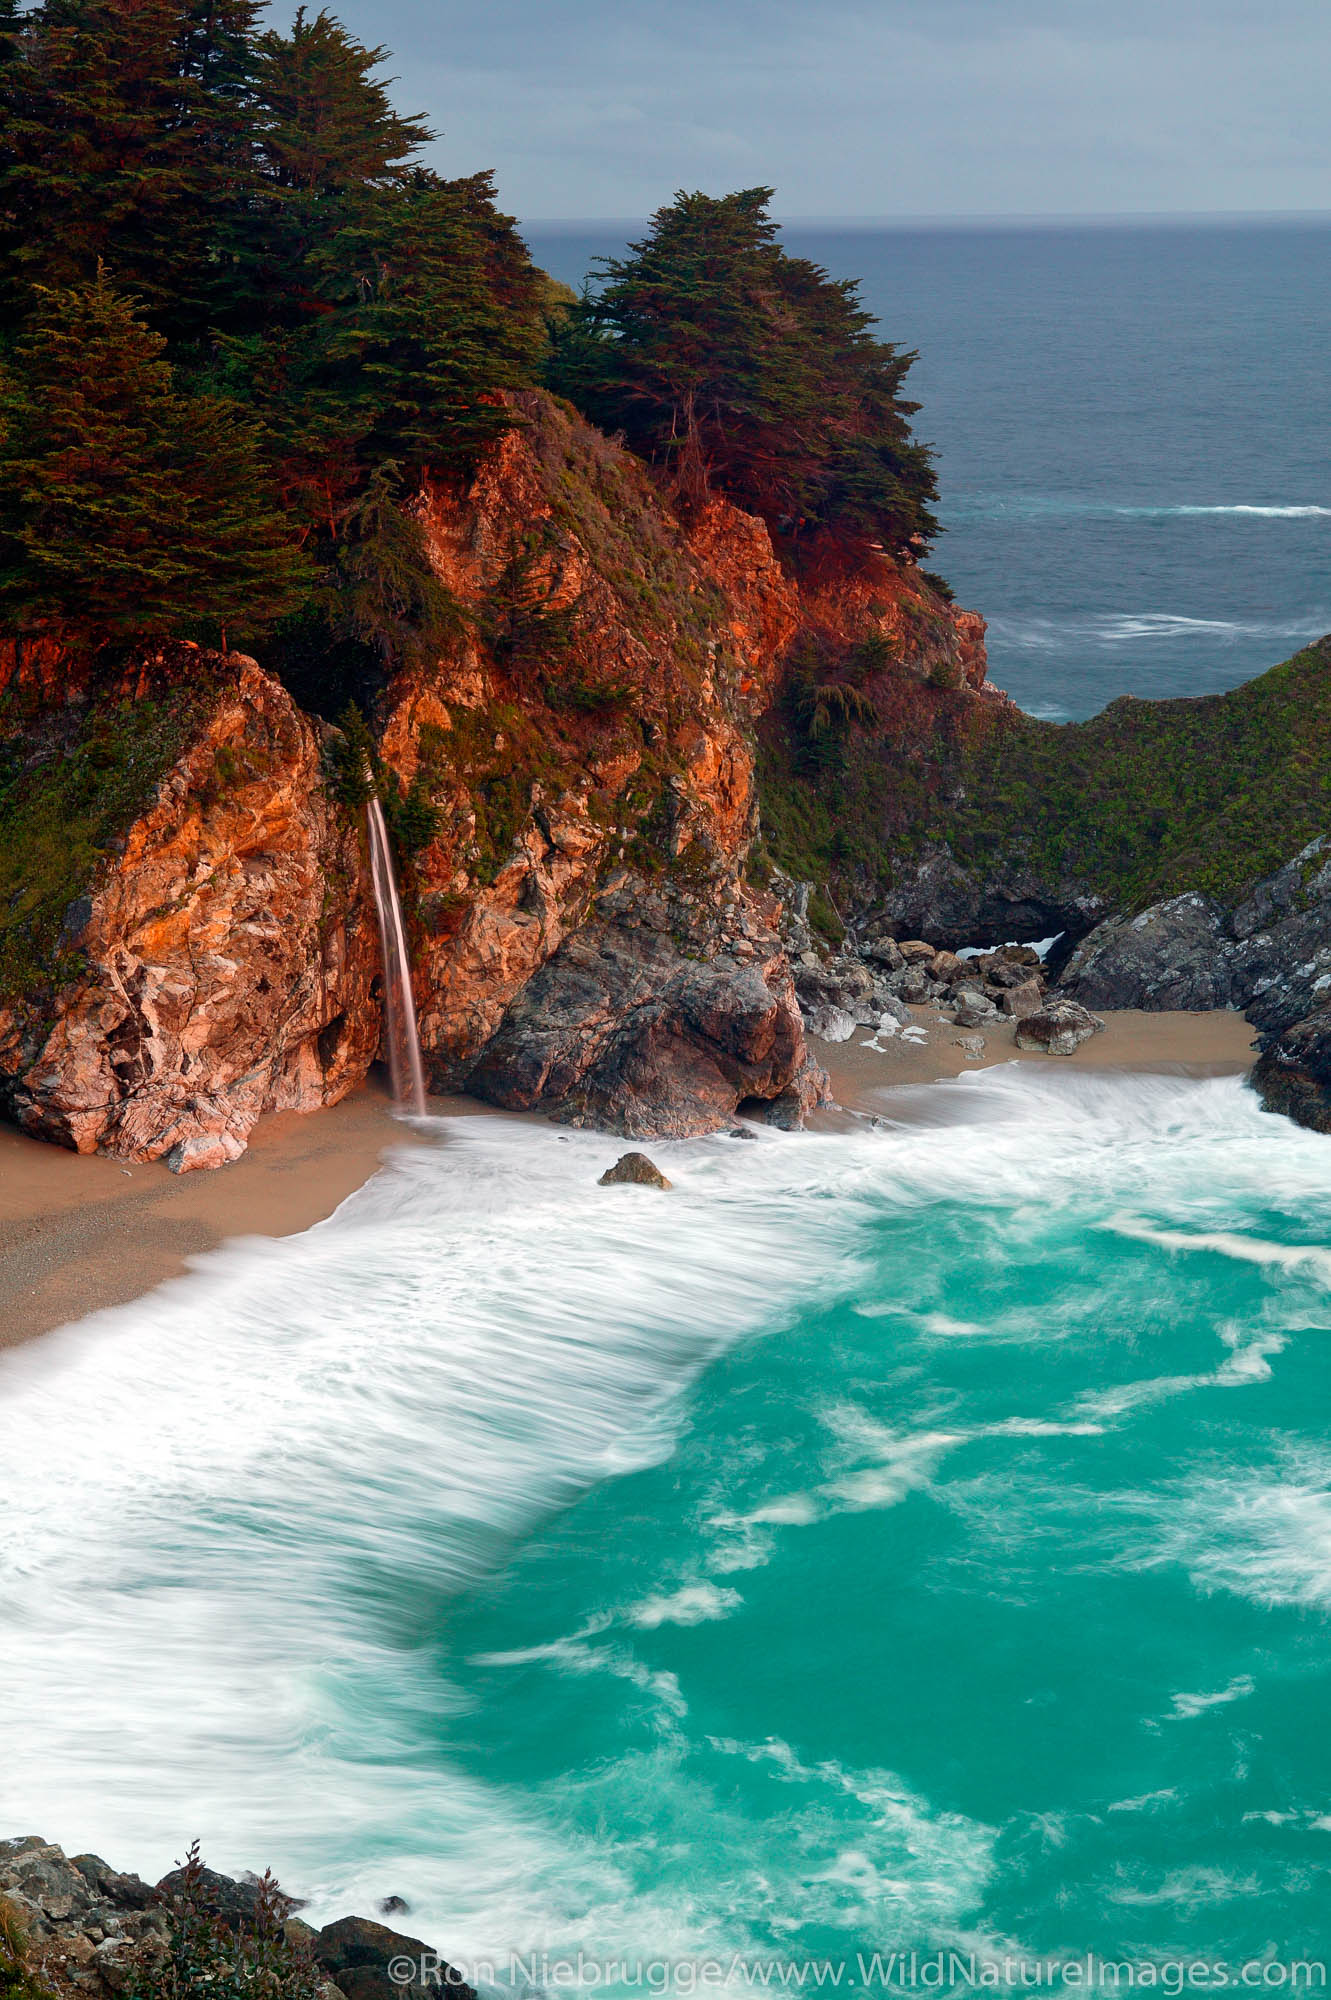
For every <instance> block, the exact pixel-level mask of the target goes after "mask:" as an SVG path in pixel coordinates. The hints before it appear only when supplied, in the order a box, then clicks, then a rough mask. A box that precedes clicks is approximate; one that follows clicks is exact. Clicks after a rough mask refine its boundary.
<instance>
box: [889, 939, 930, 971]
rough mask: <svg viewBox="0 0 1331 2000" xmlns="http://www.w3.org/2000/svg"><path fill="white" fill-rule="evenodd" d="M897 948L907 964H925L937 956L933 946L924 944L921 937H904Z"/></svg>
mask: <svg viewBox="0 0 1331 2000" xmlns="http://www.w3.org/2000/svg"><path fill="white" fill-rule="evenodd" d="M897 950H898V951H899V952H900V953H901V956H902V959H903V960H904V961H905V963H906V964H907V965H927V964H928V963H929V961H930V960H931V959H932V958H935V957H936V956H937V953H936V952H935V950H934V947H933V946H932V945H931V944H926V943H925V942H924V939H923V938H905V939H903V940H902V942H901V943H900V944H899V945H898V946H897Z"/></svg>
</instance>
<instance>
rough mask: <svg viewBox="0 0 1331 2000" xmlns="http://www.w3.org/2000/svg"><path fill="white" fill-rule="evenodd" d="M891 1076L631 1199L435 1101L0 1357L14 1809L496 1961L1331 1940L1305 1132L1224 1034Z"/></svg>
mask: <svg viewBox="0 0 1331 2000" xmlns="http://www.w3.org/2000/svg"><path fill="white" fill-rule="evenodd" d="M885 1108H886V1109H888V1110H889V1114H890V1118H891V1121H892V1122H889V1123H888V1124H886V1125H884V1126H881V1127H878V1128H870V1127H868V1126H866V1127H865V1128H864V1129H863V1130H862V1131H858V1132H855V1133H852V1134H849V1135H843V1136H834V1135H790V1134H778V1133H773V1132H763V1133H760V1134H759V1136H758V1138H757V1140H756V1141H755V1142H753V1143H741V1142H739V1141H738V1140H735V1139H730V1138H726V1137H717V1138H713V1139H709V1140H706V1141H698V1142H691V1143H688V1144H683V1145H674V1146H664V1147H660V1148H653V1151H654V1152H656V1153H657V1155H658V1157H659V1158H660V1159H661V1161H662V1164H663V1165H664V1166H665V1167H666V1169H667V1171H668V1172H669V1174H670V1175H671V1177H672V1178H673V1179H674V1181H675V1183H676V1188H675V1191H674V1192H673V1193H672V1194H670V1195H669V1196H658V1195H656V1194H655V1193H651V1192H646V1191H642V1190H638V1189H615V1190H604V1189H600V1188H598V1187H597V1186H596V1185H595V1181H596V1176H597V1175H598V1173H599V1172H600V1171H601V1169H602V1168H603V1166H604V1165H605V1163H606V1161H607V1160H608V1159H610V1158H612V1157H613V1156H614V1153H615V1151H616V1147H615V1143H614V1142H613V1141H610V1140H605V1139H598V1138H596V1137H594V1136H590V1135H587V1134H582V1133H573V1134H564V1135H562V1134H559V1133H557V1132H556V1131H554V1130H551V1129H547V1128H543V1127H540V1126H535V1125H530V1126H529V1125H524V1124H520V1123H516V1122H513V1121H508V1120H504V1119H495V1118H484V1117H478V1118H470V1119H460V1120H453V1121H449V1122H447V1123H440V1124H437V1125H436V1126H435V1127H433V1128H432V1138H431V1143H430V1144H429V1145H428V1146H426V1147H425V1148H423V1149H421V1150H416V1151H410V1152H403V1153H401V1154H399V1155H397V1156H396V1157H395V1159H394V1160H393V1162H392V1163H391V1164H390V1165H389V1166H388V1168H387V1169H386V1170H385V1171H384V1173H382V1174H381V1175H380V1176H379V1177H378V1178H377V1179H376V1180H374V1181H373V1182H371V1183H370V1184H369V1185H368V1186H367V1187H365V1188H364V1189H363V1190H361V1191H360V1192H359V1193H358V1194H356V1195H354V1196H353V1197H352V1198H351V1199H350V1200H349V1201H348V1202H347V1203H346V1204H345V1205H344V1206H343V1208H342V1209H341V1210H339V1212H338V1214H337V1215H336V1216H335V1217H333V1218H332V1219H331V1220H330V1221H329V1222H327V1223H325V1224H323V1225H321V1226H319V1227H318V1228H316V1229H314V1230H312V1231H310V1232H309V1233H308V1234H306V1235H305V1236H302V1237H298V1238H294V1239H289V1240H286V1241H283V1242H265V1243H250V1244H241V1245H236V1246H233V1247H231V1248H230V1249H228V1250H226V1251H225V1252H223V1253H219V1254H218V1255H215V1256H212V1257H210V1258H208V1259H206V1260H204V1261H203V1262H202V1263H201V1264H200V1266H199V1267H198V1269H197V1270H196V1271H195V1272H194V1273H193V1274H192V1275H191V1276H189V1277H188V1278H186V1279H184V1280H182V1281H180V1282H179V1283H177V1284H176V1285H173V1286H171V1287H168V1288H166V1289H165V1290H163V1291H161V1292H159V1293H157V1294H155V1295H153V1296H152V1297H151V1298H149V1299H148V1300H145V1301H143V1302H140V1304H138V1305H137V1306H135V1307H133V1308H129V1309H126V1310H123V1311H117V1312H115V1313H112V1314H109V1315H105V1316H103V1317H102V1319H101V1320H99V1321H95V1322H92V1323H89V1324H88V1325H86V1326H85V1327H83V1328H79V1329H73V1330H71V1331H70V1332H68V1333H65V1334H62V1335H59V1336H55V1337H53V1338H52V1339H51V1340H48V1341H44V1342H40V1343H37V1344H36V1345H35V1346H34V1347H33V1348H32V1349H31V1350H27V1351H21V1352H18V1353H11V1354H10V1355H8V1356H6V1357H4V1359H3V1362H0V1410H2V1411H3V1416H4V1425H5V1442H4V1449H3V1457H2V1465H3V1469H2V1470H0V1634H2V1635H3V1636H2V1639H0V1655H2V1657H3V1661H4V1700H3V1703H0V1799H3V1821H4V1825H5V1829H6V1830H10V1829H17V1830H27V1829H28V1828H29V1827H35V1828H38V1829H40V1830H42V1831H45V1832H47V1833H48V1834H49V1835H50V1836H51V1837H53V1838H58V1839H59V1840H61V1842H62V1843H63V1844H64V1845H65V1846H66V1847H67V1848H69V1849H70V1850H71V1851H76V1850H77V1849H79V1848H83V1847H92V1848H94V1849H96V1850H97V1851H100V1852H102V1853H104V1854H106V1855H107V1856H108V1857H110V1858H111V1859H112V1860H113V1861H114V1862H115V1863H116V1864H117V1865H120V1866H133V1867H137V1868H139V1869H140V1870H141V1871H142V1872H145V1873H148V1874H152V1873H153V1872H155V1871H156V1870H158V1869H161V1868H164V1867H166V1866H167V1865H168V1864H169V1863H170V1862H171V1861H172V1860H173V1859H174V1858H175V1856H177V1855H178V1854H179V1853H180V1852H181V1849H182V1847H183V1844H184V1842H185V1841H186V1840H188V1839H189V1838H190V1837H191V1836H192V1835H193V1834H195V1833H198V1834H199V1835H200V1836H201V1837H202V1839H203V1842H204V1847H205V1852H206V1854H207V1855H208V1857H209V1858H210V1859H211V1860H212V1861H213V1863H214V1864H215V1865H218V1866H222V1867H230V1868H240V1867H246V1866H262V1865H263V1864H264V1863H265V1862H268V1861H271V1862H272V1864H273V1865H274V1866H275V1867H276V1868H277V1869H278V1871H279V1873H280V1874H281V1875H282V1876H283V1878H284V1880H286V1881H287V1882H288V1883H289V1884H290V1885H291V1886H293V1887H294V1888H297V1889H299V1890H300V1891H301V1892H302V1893H303V1894H306V1895H308V1896H310V1897H311V1898H312V1899H313V1911H312V1913H313V1914H314V1915H315V1916H316V1917H321V1916H323V1915H327V1914H332V1913H341V1912H342V1911H345V1910H346V1909H348V1908H351V1907H355V1908H360V1909H363V1910H372V1909H373V1907H374V1904H375V1903H376V1902H377V1901H378V1899H380V1898H381V1897H384V1896H386V1895H389V1894H398V1895H402V1896H404V1897H405V1898H406V1899H407V1901H408V1902H409V1904H410V1905H411V1913H410V1916H409V1917H407V1918H403V1919H400V1920H399V1921H400V1922H402V1923H403V1924H404V1925H405V1926H406V1928H408V1929H410V1930H413V1931H415V1932H417V1933H418V1934H420V1935H423V1936H425V1937H427V1938H429V1939H431V1940H434V1941H437V1942H439V1943H441V1944H442V1945H444V1946H445V1947H447V1948H448V1949H449V1950H451V1952H452V1953H453V1954H454V1955H455V1956H457V1957H458V1958H459V1959H460V1960H462V1961H463V1962H464V1964H465V1965H472V1964H474V1963H475V1962H477V1961H480V1962H481V1963H482V1964H484V1963H485V1961H486V1960H487V1958H488V1959H489V1960H490V1961H491V1962H492V1963H495V1964H497V1966H498V1967H499V1969H500V1971H501V1972H502V1971H503V1968H504V1967H505V1965H506V1964H507V1955H508V1954H509V1953H512V1952H517V1953H519V1954H522V1953H526V1954H530V1953H533V1952H539V1951H546V1952H552V1953H556V1954H557V1953H566V1952H574V1951H576V1950H578V1949H581V1950H583V1951H584V1952H585V1953H587V1954H589V1955H591V1957H593V1958H595V1959H597V1960H603V1959H605V1958H612V1959H613V1958H616V1957H623V1956H625V1955H626V1954H629V1955H633V1954H643V1953H651V1954H656V1955H659V1956H661V1957H664V1958H670V1959H677V1960H685V1961H690V1962H692V1961H696V1960H698V1959H700V1958H704V1959H705V1958H708V1957H710V1956H713V1955H720V1956H721V1957H722V1958H725V1957H727V1956H728V1955H729V1954H733V1953H744V1954H747V1953H758V1954H762V1953H768V1952H771V1953H778V1954H782V1955H784V1956H785V1957H787V1958H789V1959H791V1960H795V1961H801V1960H805V1959H807V1958H810V1957H813V1958H819V1957H826V1958H829V1959H831V1960H834V1961H837V1962H842V1961H849V1962H850V1963H851V1964H852V1966H853V1962H854V1958H855V1955H856V1954H857V1953H859V1952H862V1951H866V1952H871V1951H875V1950H877V1951H891V1950H892V1949H894V1948H895V1949H904V1950H907V1951H909V1950H911V1949H916V1950H919V1951H925V1952H927V1951H930V1950H933V1949H937V1948H940V1947H941V1948H955V1949H957V1950H959V1951H962V1952H979V1953H1001V1952H1004V1951H1007V1952H1012V1951H1016V1952H1020V1953H1025V1954H1055V1955H1066V1954H1072V1953H1078V1952H1086V1951H1088V1950H1090V1951H1094V1952H1097V1953H1103V1954H1107V1955H1110V1956H1115V1957H1119V1956H1124V1955H1131V1956H1133V1957H1138V1958H1142V1959H1146V1960H1149V1961H1152V1962H1157V1963H1158V1962H1162V1961H1165V1960H1172V1959H1176V1958H1179V1957H1191V1956H1193V1955H1201V1956H1205V1957H1207V1958H1208V1959H1218V1958H1220V1959H1224V1960H1226V1961H1233V1962H1236V1963H1238V1962H1246V1961H1247V1960H1249V1959H1257V1958H1260V1957H1261V1956H1262V1955H1263V1954H1266V1955H1267V1956H1268V1957H1271V1958H1272V1959H1274V1960H1279V1959H1281V1958H1284V1957H1289V1958H1297V1957H1312V1958H1325V1957H1327V1956H1328V1955H1331V1953H1328V1950H1327V1939H1326V1931H1327V1928H1328V1911H1329V1910H1331V1733H1329V1732H1328V1729H1327V1720H1328V1713H1329V1707H1328V1698H1329V1696H1331V1646H1329V1645H1328V1614H1329V1613H1331V1441H1329V1440H1328V1435H1327V1409H1328V1399H1329V1397H1331V1345H1329V1343H1331V1248H1328V1244H1331V1145H1329V1144H1328V1142H1327V1141H1326V1140H1325V1139H1324V1138H1321V1137H1319V1136H1316V1135H1313V1134H1310V1133H1306V1132H1301V1131H1299V1130H1297V1129H1295V1128H1294V1127H1293V1126H1291V1125H1289V1124H1288V1123H1286V1122H1285V1121H1283V1120H1279V1119H1276V1118H1272V1117H1268V1116H1265V1115H1263V1114H1262V1113H1261V1112H1260V1111H1259V1110H1258V1108H1257V1105H1256V1102H1255V1099H1254V1098H1253V1097H1252V1095H1251V1094H1250V1093H1249V1092H1247V1091H1246V1090H1245V1089H1244V1088H1243V1086H1242V1085H1241V1084H1240V1083H1238V1082H1237V1081H1235V1080H1213V1081H1195V1080H1189V1079H1185V1078H1179V1077H1123V1076H1106V1077H1096V1076H1093V1075H1089V1074H1085V1073H1080V1072H1069V1071H1065V1070H1059V1069H1057V1068H1054V1067H1053V1066H1051V1067H1050V1068H1049V1069H1048V1070H1046V1069H1044V1068H1043V1067H1040V1068H1038V1069H1037V1068H1032V1067H1030V1066H1023V1067H1021V1068H1020V1069H1018V1068H1017V1067H1015V1066H1010V1067H1007V1068H999V1069H996V1070H992V1071H988V1072H984V1073H982V1074H978V1075H971V1076H967V1077H965V1078H963V1079H960V1080H958V1081H957V1082H955V1083H950V1084H943V1085H936V1086H933V1087H932V1088H931V1089H929V1090H927V1091H920V1092H916V1093H912V1094H910V1095H909V1096H907V1097H898V1098H895V1099H892V1098H889V1099H887V1100H885ZM848 1976H849V1975H848ZM586 1983H588V1984H595V1983H596V1982H595V1980H594V1979H593V1980H589V1981H588V1982H586ZM615 1983H616V1981H615V1980H613V1979H612V1980H609V1981H605V1982H603V1984H605V1985H610V1986H613V1985H614V1984H615ZM851 1983H854V1980H853V1976H851Z"/></svg>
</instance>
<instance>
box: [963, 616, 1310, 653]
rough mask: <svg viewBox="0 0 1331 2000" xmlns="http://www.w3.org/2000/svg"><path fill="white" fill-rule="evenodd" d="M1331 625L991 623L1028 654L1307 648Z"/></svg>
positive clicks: (1117, 619) (1160, 620) (1094, 620)
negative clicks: (1150, 646)
mask: <svg viewBox="0 0 1331 2000" xmlns="http://www.w3.org/2000/svg"><path fill="white" fill-rule="evenodd" d="M1328 625H1331V612H1327V611H1314V612H1311V613H1310V614H1309V615H1308V616H1307V617H1305V618H1292V619H1291V618H1281V619H1243V618H1192V617H1188V616H1185V615H1184V614H1183V613H1180V612H1171V611H1106V612H1102V613H1098V614H1092V615H1089V616H1081V617H1075V618H1014V617H1004V616H1002V615H1001V614H995V616H993V617H992V618H991V619H990V620H989V629H990V632H991V634H992V635H993V637H994V638H995V639H997V640H999V641H1000V642H1001V643H1003V644H1005V645H1009V646H1017V647H1021V648H1023V649H1025V650H1026V651H1028V652H1048V653H1054V652H1066V651H1067V649H1068V648H1069V647H1070V646H1071V647H1077V646H1081V647H1087V646H1092V647H1115V646H1130V645H1139V644H1141V643H1143V642H1146V641H1149V642H1152V643H1171V642H1177V643H1180V644H1181V643H1185V642H1187V641H1189V640H1197V639H1208V640H1211V641H1213V642H1214V643H1216V644H1218V645H1234V644H1238V643H1240V642H1242V641H1244V640H1248V639H1265V640H1270V641H1271V642H1272V643H1273V644H1275V643H1277V642H1279V643H1281V644H1286V643H1291V644H1299V643H1306V642H1307V641H1308V640H1311V639H1319V638H1321V636H1322V634H1323V633H1324V632H1325V631H1326V629H1327V627H1328Z"/></svg>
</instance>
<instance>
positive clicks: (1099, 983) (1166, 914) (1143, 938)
mask: <svg viewBox="0 0 1331 2000" xmlns="http://www.w3.org/2000/svg"><path fill="white" fill-rule="evenodd" d="M1059 990H1060V991H1061V992H1063V993H1066V994H1067V995H1068V996H1069V997H1070V998H1072V999H1074V1000H1079V1001H1080V1002H1081V1003H1082V1005H1083V1006H1087V1007H1142V1008H1146V1009H1148V1010H1150V1011H1152V1012H1163V1011H1164V1010H1165V1009H1168V1008H1182V1009H1184V1010H1185V1011H1187V1012H1189V1013H1203V1012H1206V1011H1208V1010H1209V1009H1211V1008H1213V1007H1228V1006H1229V1005H1230V1004H1231V1003H1232V1001H1233V1000H1234V999H1235V997H1236V994H1235V950H1234V945H1233V942H1232V940H1231V939H1230V938H1229V936H1228V934H1227V926H1226V918H1225V912H1224V910H1223V909H1222V908H1221V906H1220V905H1219V904H1218V903H1215V902H1212V901H1211V900H1210V898H1209V897H1206V896H1199V895H1195V894H1193V893H1189V894H1187V895H1185V896H1174V897H1171V899H1170V900H1169V901H1168V902H1166V903H1153V904H1152V905H1151V907H1150V908H1149V909H1146V910H1143V911H1142V912H1141V913H1140V915H1138V916H1135V917H1111V918H1109V920H1108V921H1107V922H1106V923H1103V924H1099V925H1097V927H1096V929H1095V930H1093V931H1092V932H1091V934H1090V936H1089V937H1087V938H1083V939H1082V942H1081V943H1080V944H1079V945H1078V946H1077V949H1076V950H1075V951H1074V953H1073V954H1072V957H1071V959H1070V961H1069V962H1068V966H1067V969H1066V971H1065V972H1064V974H1063V977H1062V979H1061V980H1060V981H1059Z"/></svg>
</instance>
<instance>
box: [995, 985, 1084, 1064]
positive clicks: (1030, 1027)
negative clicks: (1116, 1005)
mask: <svg viewBox="0 0 1331 2000" xmlns="http://www.w3.org/2000/svg"><path fill="white" fill-rule="evenodd" d="M1104 1025H1105V1024H1104V1022H1103V1021H1102V1020H1101V1019H1100V1018H1099V1016H1098V1015H1096V1014H1092V1013H1090V1012H1089V1011H1088V1010H1087V1009H1086V1008H1085V1007H1079V1006H1078V1005H1077V1002H1076V1001H1075V1000H1065V999H1062V998H1060V996H1059V995H1057V994H1055V995H1054V997H1053V998H1052V999H1051V1000H1048V1001H1046V1003H1045V1004H1044V1006H1043V1007H1041V1008H1039V1010H1038V1011H1037V1012H1035V1013H1032V1014H1027V1015H1025V1016H1023V1017H1022V1018H1021V1019H1020V1020H1019V1021H1018V1022H1017V1035H1016V1042H1017V1047H1018V1048H1019V1049H1038V1050H1039V1051H1040V1052H1041V1054H1043V1055H1047V1056H1070V1055H1071V1054H1072V1053H1073V1051H1074V1050H1075V1049H1079V1048H1080V1047H1081V1045H1082V1043H1083V1042H1088V1041H1089V1040H1090V1038H1091V1036H1092V1035H1098V1034H1099V1033H1100V1032H1101V1031H1102V1029H1103V1028H1104Z"/></svg>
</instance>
